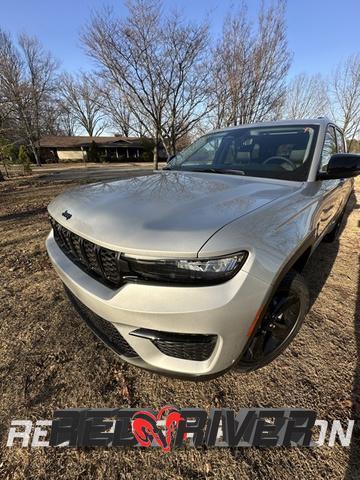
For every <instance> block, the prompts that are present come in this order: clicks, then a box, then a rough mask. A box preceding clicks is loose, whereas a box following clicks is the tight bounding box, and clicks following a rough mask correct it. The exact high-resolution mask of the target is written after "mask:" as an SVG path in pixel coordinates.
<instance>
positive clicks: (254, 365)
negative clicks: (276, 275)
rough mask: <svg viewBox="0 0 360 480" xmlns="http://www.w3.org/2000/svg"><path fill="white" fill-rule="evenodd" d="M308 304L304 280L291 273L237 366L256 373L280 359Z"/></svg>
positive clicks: (300, 323)
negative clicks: (257, 370) (277, 358)
mask: <svg viewBox="0 0 360 480" xmlns="http://www.w3.org/2000/svg"><path fill="white" fill-rule="evenodd" d="M309 304H310V300H309V290H308V287H307V285H306V282H305V280H304V278H303V277H302V275H300V274H299V273H297V272H296V271H295V270H291V271H290V272H289V273H287V274H286V276H285V277H284V279H283V281H282V282H281V284H280V285H279V287H278V289H277V290H276V292H275V294H274V295H273V297H272V298H271V300H270V302H269V304H268V305H267V308H266V310H265V312H264V314H263V315H262V318H261V320H260V322H259V324H258V326H257V327H256V329H255V332H254V333H253V335H252V337H251V338H250V340H249V342H248V344H247V346H246V347H245V350H244V352H243V354H242V356H241V359H240V361H239V363H238V367H239V368H240V369H241V370H245V371H251V370H256V369H258V368H261V367H263V366H265V365H267V364H269V363H270V362H272V361H273V360H274V359H275V358H276V357H278V356H279V355H280V354H281V353H282V352H283V351H284V350H285V348H286V347H287V346H288V345H289V343H290V342H291V341H292V340H293V338H294V337H295V336H296V334H297V333H298V331H299V330H300V327H301V325H302V323H303V321H304V318H305V316H306V314H307V312H308V310H309Z"/></svg>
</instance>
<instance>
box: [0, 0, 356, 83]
mask: <svg viewBox="0 0 360 480" xmlns="http://www.w3.org/2000/svg"><path fill="white" fill-rule="evenodd" d="M104 3H106V4H108V5H109V4H113V5H115V6H116V10H117V11H118V12H119V13H121V12H123V11H124V10H125V8H124V4H123V2H122V1H120V0H114V1H112V2H111V1H109V0H107V1H105V2H104V1H103V0H11V1H7V0H0V7H1V8H0V27H1V28H2V29H4V30H6V31H8V32H10V33H11V34H13V35H16V34H17V33H19V32H22V31H24V32H27V33H30V34H32V35H36V36H37V37H38V38H39V39H40V40H41V41H42V43H43V44H44V46H45V47H46V48H47V49H49V50H51V51H52V53H53V54H54V56H55V57H56V58H57V59H58V60H59V61H60V62H61V66H62V68H63V69H66V70H69V71H76V70H78V69H82V70H87V69H88V68H91V67H92V63H91V60H89V59H88V58H87V56H86V55H85V53H84V52H83V51H82V48H81V45H80V41H79V31H80V29H81V27H82V26H83V25H84V23H85V22H86V21H87V20H88V19H89V17H90V13H91V11H92V10H96V9H99V8H101V6H102V5H104ZM239 3H240V1H239V0H173V1H172V0H164V5H165V8H173V7H174V6H177V7H178V8H179V9H180V11H182V12H183V13H184V14H185V15H186V16H187V17H188V18H190V19H192V20H196V19H197V18H198V17H199V16H202V15H204V14H208V16H209V18H210V21H211V28H212V34H213V35H214V36H216V35H218V34H219V33H220V31H221V25H222V20H223V18H224V16H225V15H226V13H227V12H228V11H229V9H230V8H234V7H235V8H236V6H237V5H238V4H239ZM247 3H248V5H249V15H251V16H254V15H255V14H256V11H257V9H258V6H259V3H260V1H257V0H248V2H247ZM286 17H287V27H288V40H289V47H290V49H291V50H292V52H293V54H294V59H293V65H292V67H291V71H290V76H292V75H294V74H296V73H299V72H302V71H305V72H309V73H316V72H320V73H323V74H325V75H326V74H327V73H329V72H330V71H331V70H332V69H333V68H334V66H335V65H336V64H337V63H338V62H339V61H341V60H342V59H344V58H345V57H347V56H348V55H350V54H352V53H354V52H356V51H358V50H359V45H360V41H359V38H360V37H359V18H360V1H359V0H342V1H341V2H339V1H336V2H335V0H288V6H287V14H286Z"/></svg>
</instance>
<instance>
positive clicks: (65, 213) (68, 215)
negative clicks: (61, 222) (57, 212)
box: [61, 210, 72, 220]
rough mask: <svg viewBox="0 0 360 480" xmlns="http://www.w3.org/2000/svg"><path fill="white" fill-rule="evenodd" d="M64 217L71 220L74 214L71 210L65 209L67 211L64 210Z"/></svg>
mask: <svg viewBox="0 0 360 480" xmlns="http://www.w3.org/2000/svg"><path fill="white" fill-rule="evenodd" d="M61 215H62V216H63V217H65V218H66V220H70V218H71V217H72V214H71V213H70V212H68V211H67V210H65V212H62V214H61Z"/></svg>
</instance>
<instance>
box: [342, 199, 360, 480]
mask: <svg viewBox="0 0 360 480" xmlns="http://www.w3.org/2000/svg"><path fill="white" fill-rule="evenodd" d="M354 208H360V205H359V204H357V205H356V202H355V204H354ZM357 227H358V228H359V235H360V222H359V223H358V225H357ZM354 267H355V268H356V269H357V271H358V284H357V297H356V306H355V312H354V328H355V342H356V351H357V358H356V366H355V371H354V380H353V389H352V407H351V419H352V420H354V421H355V423H354V430H353V434H352V439H351V444H350V455H349V463H348V467H347V471H346V474H345V477H344V478H345V480H352V479H358V478H360V454H359V452H360V425H359V423H360V255H358V258H357V265H354Z"/></svg>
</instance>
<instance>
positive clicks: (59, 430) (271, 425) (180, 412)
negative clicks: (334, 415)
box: [7, 406, 354, 452]
mask: <svg viewBox="0 0 360 480" xmlns="http://www.w3.org/2000/svg"><path fill="white" fill-rule="evenodd" d="M353 428H354V420H348V421H347V425H346V426H345V428H343V426H342V424H341V422H340V421H339V420H334V421H333V422H332V424H331V423H330V422H328V421H326V420H320V419H317V418H316V413H315V412H314V411H312V410H306V409H296V408H287V409H278V408H243V409H241V410H240V411H239V412H235V411H234V410H230V409H227V408H223V409H212V410H211V411H210V412H207V411H206V410H203V409H200V408H183V409H177V408H175V407H172V406H165V407H163V408H161V409H160V410H159V411H158V412H156V411H154V410H151V409H134V408H132V409H131V408H130V409H118V408H110V409H106V408H99V409H84V408H81V409H66V410H58V411H56V412H55V413H54V416H53V419H52V420H38V421H36V422H32V421H31V420H13V421H12V422H11V426H10V430H9V434H8V439H7V446H8V447H14V446H20V447H29V446H31V447H73V448H85V447H146V448H150V447H158V448H161V450H162V451H163V452H170V451H171V450H172V449H174V448H180V447H182V446H183V445H184V444H186V445H188V446H190V447H195V448H198V447H202V446H206V447H221V448H226V447H231V448H240V447H321V446H323V445H328V446H330V447H332V446H334V445H335V443H336V442H338V443H340V445H342V446H343V447H348V446H349V445H350V442H351V436H352V432H353Z"/></svg>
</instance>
